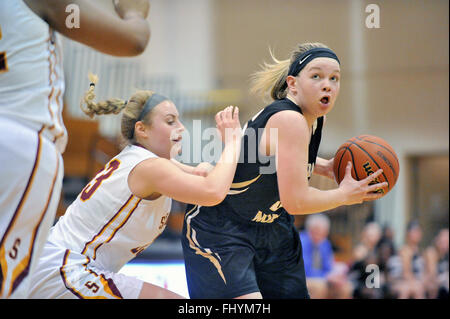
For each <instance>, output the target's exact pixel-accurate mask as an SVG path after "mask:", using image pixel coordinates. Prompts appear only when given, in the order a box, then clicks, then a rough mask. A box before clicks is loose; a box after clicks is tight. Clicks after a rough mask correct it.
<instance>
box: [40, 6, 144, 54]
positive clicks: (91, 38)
mask: <svg viewBox="0 0 450 319" xmlns="http://www.w3.org/2000/svg"><path fill="white" fill-rule="evenodd" d="M46 2H48V3H49V5H48V6H46V9H45V10H44V12H43V15H44V17H43V18H44V19H45V20H46V21H47V22H48V23H49V25H50V26H51V27H53V28H54V29H55V30H56V31H58V32H60V33H61V34H63V35H64V36H66V37H68V38H70V39H72V40H75V41H78V42H80V43H83V44H85V45H87V46H90V47H92V48H94V49H96V50H98V51H100V52H102V53H106V54H110V55H113V56H135V55H138V54H140V53H142V52H143V51H144V50H145V47H146V46H147V43H148V41H149V39H150V27H149V24H148V22H147V21H146V20H145V19H143V18H142V17H139V16H138V15H133V14H131V15H129V16H127V17H126V19H125V20H124V19H121V18H119V17H118V16H116V15H115V14H114V13H112V12H107V11H105V10H104V9H103V8H101V7H98V6H96V5H94V4H92V3H91V2H89V1H84V0H71V1H67V0H63V1H55V0H46ZM66 3H67V4H69V3H70V4H75V5H77V6H78V8H79V12H80V13H79V17H80V24H79V27H75V28H68V27H67V26H66V17H67V16H68V13H66V11H65V10H66Z"/></svg>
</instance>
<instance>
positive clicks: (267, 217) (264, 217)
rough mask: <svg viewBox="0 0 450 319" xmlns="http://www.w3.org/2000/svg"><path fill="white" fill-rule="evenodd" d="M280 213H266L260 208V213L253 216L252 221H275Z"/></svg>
mask: <svg viewBox="0 0 450 319" xmlns="http://www.w3.org/2000/svg"><path fill="white" fill-rule="evenodd" d="M279 216H280V215H278V214H268V215H267V214H264V213H263V212H261V211H260V210H258V213H257V214H256V216H255V217H253V219H252V221H253V222H257V223H267V224H269V223H273V221H274V220H275V219H277V218H278V217H279Z"/></svg>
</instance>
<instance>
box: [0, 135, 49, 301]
mask: <svg viewBox="0 0 450 319" xmlns="http://www.w3.org/2000/svg"><path fill="white" fill-rule="evenodd" d="M42 130H43V127H42V128H41V129H40V130H39V132H38V144H37V151H36V158H35V160H34V165H33V168H32V171H31V174H30V177H29V179H28V183H27V185H26V186H25V190H24V192H23V194H22V198H21V199H20V201H19V204H18V205H17V207H16V210H15V212H14V214H13V216H12V218H11V221H10V222H9V225H8V227H7V228H6V231H5V233H4V235H3V238H2V239H1V240H0V272H1V276H0V297H3V292H4V291H6V290H5V285H6V282H7V281H8V261H7V256H6V251H7V250H8V251H9V250H10V249H9V248H6V247H5V245H6V241H7V238H8V236H9V235H10V234H11V233H12V230H13V228H14V226H15V224H16V222H17V220H18V219H19V216H20V214H21V213H22V208H23V207H24V204H25V202H26V201H27V198H28V195H29V193H30V189H31V186H32V185H33V181H34V177H35V176H36V172H37V171H38V168H39V162H40V159H41V151H42ZM16 242H17V240H16ZM19 243H20V239H19ZM32 244H33V243H32ZM12 249H14V247H12ZM8 255H11V252H9V254H8ZM9 257H10V258H11V256H9ZM19 266H20V263H19ZM16 269H17V267H16ZM13 276H14V274H13ZM14 281H15V280H11V283H10V288H9V289H8V295H10V294H11V293H12V291H13V290H14V289H13V283H14Z"/></svg>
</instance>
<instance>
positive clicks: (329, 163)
mask: <svg viewBox="0 0 450 319" xmlns="http://www.w3.org/2000/svg"><path fill="white" fill-rule="evenodd" d="M333 163H334V158H332V159H329V160H326V159H324V158H321V157H317V158H316V165H314V172H313V173H314V174H316V175H320V176H324V177H328V178H329V179H332V180H334V179H335V178H334V171H333Z"/></svg>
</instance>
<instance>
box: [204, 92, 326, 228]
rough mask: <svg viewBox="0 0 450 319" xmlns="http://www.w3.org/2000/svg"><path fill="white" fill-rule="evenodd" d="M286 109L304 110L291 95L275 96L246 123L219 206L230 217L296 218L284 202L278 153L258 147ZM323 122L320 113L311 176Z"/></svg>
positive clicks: (312, 141) (312, 143) (254, 219)
mask: <svg viewBox="0 0 450 319" xmlns="http://www.w3.org/2000/svg"><path fill="white" fill-rule="evenodd" d="M285 110H292V111H296V112H300V113H302V112H301V110H300V108H299V107H298V106H297V105H296V104H295V103H293V102H292V101H290V100H289V99H282V100H276V101H274V102H273V103H272V104H270V105H268V106H266V107H265V108H264V109H263V110H262V111H260V112H259V113H258V114H257V115H255V116H254V117H253V118H252V119H251V120H250V121H249V122H247V124H246V127H244V128H245V130H244V136H243V141H242V146H241V147H242V149H241V155H240V160H239V163H238V165H237V168H236V173H235V175H234V179H233V183H232V185H231V188H230V191H229V193H228V195H227V196H226V198H225V199H224V201H223V202H221V203H220V204H219V205H218V206H217V208H218V209H220V210H221V211H223V212H224V213H226V214H227V215H228V216H230V217H231V218H233V217H236V218H237V219H238V220H240V221H244V222H250V223H259V224H269V223H272V222H281V220H284V221H286V220H288V221H289V222H292V221H293V218H292V216H290V215H289V214H288V213H287V212H286V211H285V210H284V208H283V207H282V206H281V202H280V195H279V192H278V182H277V173H276V166H275V156H262V155H260V154H259V151H258V149H259V141H260V139H261V135H262V133H263V131H264V128H265V126H266V123H267V121H268V120H269V118H270V117H271V116H272V115H274V114H275V113H277V112H281V111H285ZM322 126H323V117H320V118H318V119H317V121H316V123H315V124H314V127H313V130H312V135H311V139H310V143H309V159H308V171H309V172H308V178H309V177H310V175H311V173H312V171H313V169H314V164H315V162H316V157H317V152H318V149H319V144H320V140H321V135H322ZM292 138H295V136H293V137H292ZM202 209H208V208H207V207H202Z"/></svg>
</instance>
